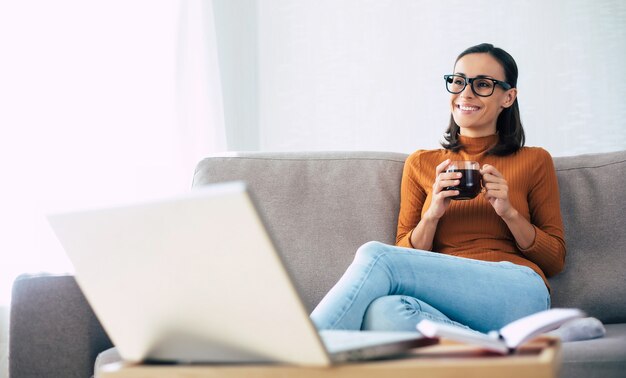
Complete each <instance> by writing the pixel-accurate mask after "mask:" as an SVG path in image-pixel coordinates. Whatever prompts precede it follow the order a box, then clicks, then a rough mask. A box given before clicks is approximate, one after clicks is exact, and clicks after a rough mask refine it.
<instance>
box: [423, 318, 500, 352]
mask: <svg viewBox="0 0 626 378" xmlns="http://www.w3.org/2000/svg"><path fill="white" fill-rule="evenodd" d="M417 330H418V331H420V332H421V333H422V334H423V335H424V336H426V337H444V338H446V339H450V340H454V341H459V342H463V343H467V344H473V345H478V346H481V347H483V348H485V349H487V350H490V351H493V352H498V353H502V354H506V353H508V352H509V348H508V347H507V346H506V344H505V343H504V342H503V341H502V340H500V339H499V338H498V337H497V335H496V336H491V335H486V334H484V333H480V332H478V331H473V330H467V329H464V328H461V327H457V326H453V325H449V324H443V323H437V322H433V321H430V320H428V319H424V320H422V321H421V322H419V323H418V324H417Z"/></svg>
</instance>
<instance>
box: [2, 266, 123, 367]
mask: <svg viewBox="0 0 626 378" xmlns="http://www.w3.org/2000/svg"><path fill="white" fill-rule="evenodd" d="M9 327H10V331H9V332H10V334H9V337H10V338H9V377H11V378H31V377H32V378H36V377H46V378H87V377H90V376H91V375H92V374H93V361H94V360H95V359H96V356H97V355H98V353H100V352H101V351H103V350H105V349H108V348H110V347H111V346H112V344H111V341H110V340H109V338H108V336H107V335H106V333H105V332H104V330H103V329H102V326H101V325H100V322H99V321H98V319H97V318H96V316H95V315H94V313H93V311H92V309H91V307H90V306H89V304H87V301H86V300H85V297H84V296H83V293H82V292H81V291H80V289H79V288H78V285H77V284H76V281H75V279H74V277H73V276H52V275H39V276H28V275H23V276H20V277H18V278H17V280H16V281H15V283H14V284H13V294H12V298H11V318H10V326H9Z"/></svg>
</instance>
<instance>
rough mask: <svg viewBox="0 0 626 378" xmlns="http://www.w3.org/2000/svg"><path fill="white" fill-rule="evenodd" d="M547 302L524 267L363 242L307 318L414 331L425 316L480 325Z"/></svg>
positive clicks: (502, 321) (324, 325)
mask: <svg viewBox="0 0 626 378" xmlns="http://www.w3.org/2000/svg"><path fill="white" fill-rule="evenodd" d="M548 308H550V294H549V292H548V289H547V288H546V285H545V283H544V282H543V280H542V279H541V277H540V276H539V275H538V274H537V273H535V271H533V270H532V269H530V268H528V267H525V266H521V265H517V264H513V263H510V262H506V261H501V262H487V261H480V260H473V259H468V258H462V257H455V256H449V255H443V254H439V253H434V252H426V251H420V250H415V249H410V248H402V247H395V246H391V245H386V244H383V243H379V242H369V243H366V244H364V245H363V246H361V247H360V248H359V249H358V251H357V253H356V256H355V258H354V261H353V262H352V264H351V265H350V266H349V267H348V269H347V271H346V272H345V273H344V275H343V277H341V279H340V280H339V282H338V283H337V284H336V285H335V286H334V287H333V288H332V289H331V290H330V292H329V293H328V294H327V295H326V296H325V297H324V299H322V301H321V302H320V303H319V305H318V306H317V307H316V308H315V309H314V310H313V313H312V314H311V319H312V320H313V322H314V324H315V325H316V327H317V328H318V329H352V330H359V329H367V330H398V331H400V330H402V331H407V330H410V331H416V329H415V326H416V324H417V323H418V322H419V321H420V320H422V319H425V318H427V319H431V320H434V321H439V322H445V323H449V324H454V325H457V326H460V327H465V328H470V329H473V330H476V331H479V332H484V333H486V332H489V331H491V330H497V329H500V328H501V327H503V326H504V325H506V324H507V323H509V322H511V321H513V320H516V319H519V318H521V317H524V316H526V315H530V314H533V313H535V312H539V311H542V310H546V309H548Z"/></svg>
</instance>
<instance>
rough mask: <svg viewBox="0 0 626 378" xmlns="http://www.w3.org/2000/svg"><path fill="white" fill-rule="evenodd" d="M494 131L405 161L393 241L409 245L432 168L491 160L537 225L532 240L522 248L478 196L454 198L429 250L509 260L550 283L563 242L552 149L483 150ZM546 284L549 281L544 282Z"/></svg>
mask: <svg viewBox="0 0 626 378" xmlns="http://www.w3.org/2000/svg"><path fill="white" fill-rule="evenodd" d="M497 138H498V137H497V135H492V136H488V137H482V138H468V137H463V136H461V137H460V141H461V143H462V144H463V146H464V147H463V149H461V150H460V151H459V152H452V151H448V150H445V149H439V150H429V151H424V150H420V151H416V152H414V153H413V154H411V156H409V157H408V159H407V160H406V163H405V166H404V172H403V175H402V186H401V193H400V196H401V201H400V214H399V216H398V232H397V237H396V245H398V246H402V247H412V245H411V242H410V238H411V232H412V231H413V229H414V228H415V226H417V224H418V223H419V221H420V219H421V217H422V215H423V214H424V213H425V212H426V210H427V209H428V207H429V205H430V201H431V192H432V187H433V183H434V181H435V167H436V166H437V165H439V164H440V163H441V162H442V161H444V160H446V159H448V158H449V159H452V160H474V161H477V162H478V163H480V165H481V167H482V165H483V164H491V165H493V166H494V167H496V169H498V170H499V171H500V172H501V173H502V174H503V175H504V177H505V178H506V180H507V182H508V186H509V200H510V201H511V204H512V205H513V207H515V209H516V210H517V211H518V212H519V213H520V214H521V215H522V216H523V217H524V218H526V219H527V220H528V221H530V223H531V224H532V225H533V226H534V227H535V231H536V236H535V241H534V242H533V244H532V245H531V246H530V247H529V248H527V249H522V248H520V247H519V246H518V245H517V243H516V242H515V239H514V238H513V235H512V234H511V232H510V231H509V229H508V227H507V225H506V223H504V221H503V220H502V219H501V218H500V217H499V216H498V215H497V214H496V212H495V211H494V209H493V207H492V206H491V205H490V204H489V202H488V201H487V200H485V199H484V198H483V196H482V195H478V197H476V198H474V199H472V200H466V201H452V203H451V204H450V207H449V208H448V210H447V211H446V213H445V214H444V216H443V217H442V218H441V219H440V220H439V223H438V225H437V231H436V232H435V237H434V240H433V247H432V249H433V251H435V252H440V253H445V254H448V255H454V256H460V257H466V258H471V259H476V260H484V261H509V262H512V263H514V264H519V265H525V266H527V267H530V268H531V269H533V270H534V271H535V272H537V273H538V274H539V275H540V276H541V277H542V278H543V280H544V282H545V283H546V285H547V286H548V281H547V280H546V276H547V277H550V276H553V275H555V274H557V273H559V272H560V271H561V270H562V269H563V265H564V262H565V241H564V239H563V221H562V219H561V210H560V205H559V188H558V182H557V178H556V172H555V170H554V165H553V163H552V158H551V157H550V154H548V152H546V151H545V150H543V149H541V148H537V147H523V148H521V149H520V150H519V151H517V152H516V153H514V154H512V155H508V156H493V155H487V154H486V151H487V150H488V149H489V148H490V147H491V146H493V145H494V144H495V143H496V142H497ZM548 287H549V286H548Z"/></svg>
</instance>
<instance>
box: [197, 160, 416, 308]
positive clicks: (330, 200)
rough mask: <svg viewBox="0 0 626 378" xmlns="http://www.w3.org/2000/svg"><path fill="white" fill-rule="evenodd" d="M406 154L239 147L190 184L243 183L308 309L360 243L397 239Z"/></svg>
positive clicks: (202, 168)
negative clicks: (245, 149) (267, 150)
mask: <svg viewBox="0 0 626 378" xmlns="http://www.w3.org/2000/svg"><path fill="white" fill-rule="evenodd" d="M405 159H406V155H404V154H398V153H389V152H337V153H332V152H316V153H260V152H257V153H238V154H233V155H229V156H218V157H211V158H207V159H204V160H203V161H201V162H200V163H199V164H198V167H197V169H196V173H195V175H194V182H193V185H194V186H201V185H205V184H208V183H215V182H220V181H229V180H244V181H246V182H247V184H248V185H249V187H250V188H251V192H252V195H253V197H254V198H255V199H256V203H257V205H258V208H259V212H260V213H261V215H262V217H263V218H264V219H265V221H266V225H267V227H268V229H269V230H270V231H271V233H272V235H273V239H274V242H275V244H276V245H277V248H278V250H279V251H280V252H281V253H282V254H283V256H284V261H285V263H286V265H287V266H288V268H289V270H290V271H291V272H292V275H293V279H294V281H295V283H296V285H297V286H298V288H299V291H300V293H301V294H302V296H303V299H304V302H305V306H307V308H308V310H309V311H310V310H312V309H313V308H314V306H315V305H316V304H317V303H318V302H319V301H320V300H321V299H322V297H323V296H324V294H326V293H327V292H328V290H330V288H331V287H332V286H333V285H334V284H335V283H336V282H337V280H338V279H339V277H340V276H341V274H343V272H344V271H345V270H346V268H347V267H348V265H349V264H350V262H351V261H352V259H353V257H354V254H355V252H356V250H357V248H358V247H359V246H360V245H361V244H363V243H365V242H367V241H370V240H378V241H381V242H385V243H394V242H395V233H396V224H397V221H398V219H397V217H398V211H399V204H400V180H401V178H402V169H403V167H404V160H405Z"/></svg>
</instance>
